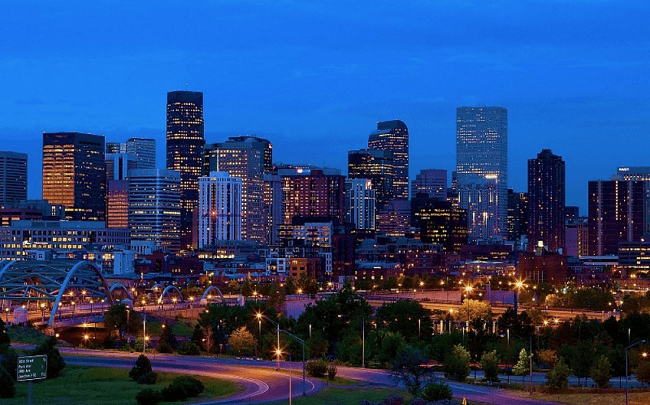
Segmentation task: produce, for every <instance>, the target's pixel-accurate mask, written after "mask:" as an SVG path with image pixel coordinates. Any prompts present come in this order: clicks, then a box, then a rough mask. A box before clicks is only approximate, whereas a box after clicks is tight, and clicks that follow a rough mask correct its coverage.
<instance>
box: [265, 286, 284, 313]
mask: <svg viewBox="0 0 650 405" xmlns="http://www.w3.org/2000/svg"><path fill="white" fill-rule="evenodd" d="M267 296H268V299H267V301H266V303H267V305H268V306H269V307H271V308H273V309H274V310H275V312H277V313H278V314H284V313H286V311H287V296H286V294H285V293H284V291H283V290H282V289H280V288H278V287H277V286H275V285H273V286H271V287H269V289H268V291H267Z"/></svg>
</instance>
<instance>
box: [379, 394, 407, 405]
mask: <svg viewBox="0 0 650 405" xmlns="http://www.w3.org/2000/svg"><path fill="white" fill-rule="evenodd" d="M382 405H404V398H402V397H400V396H399V395H391V396H388V397H386V398H384V401H383V402H382Z"/></svg>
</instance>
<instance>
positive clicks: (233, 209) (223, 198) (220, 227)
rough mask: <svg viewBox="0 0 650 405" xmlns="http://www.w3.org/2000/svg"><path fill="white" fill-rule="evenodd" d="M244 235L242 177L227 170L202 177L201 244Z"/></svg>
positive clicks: (200, 206)
mask: <svg viewBox="0 0 650 405" xmlns="http://www.w3.org/2000/svg"><path fill="white" fill-rule="evenodd" d="M241 239H242V181H241V179H240V178H238V177H232V176H230V175H229V174H228V173H226V172H211V173H210V175H209V176H203V177H200V178H199V235H198V247H199V249H203V248H206V247H210V246H215V245H216V244H217V242H219V241H224V240H241Z"/></svg>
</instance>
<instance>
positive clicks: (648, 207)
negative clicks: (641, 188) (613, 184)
mask: <svg viewBox="0 0 650 405" xmlns="http://www.w3.org/2000/svg"><path fill="white" fill-rule="evenodd" d="M612 180H625V181H643V182H645V184H646V186H645V207H644V212H645V215H644V218H643V233H644V234H645V235H650V167H648V166H627V167H619V168H618V170H617V172H616V174H615V175H613V176H612Z"/></svg>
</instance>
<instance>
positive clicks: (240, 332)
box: [228, 326, 257, 355]
mask: <svg viewBox="0 0 650 405" xmlns="http://www.w3.org/2000/svg"><path fill="white" fill-rule="evenodd" d="M228 344H229V345H230V347H231V348H232V349H233V350H234V351H235V352H236V353H238V354H240V355H241V354H242V352H243V353H244V354H252V353H253V352H254V350H255V347H256V346H257V339H255V337H254V336H253V334H252V333H250V332H249V331H248V330H247V329H246V327H245V326H242V327H241V328H239V329H237V330H236V331H234V332H233V333H232V334H231V335H230V338H228Z"/></svg>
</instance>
